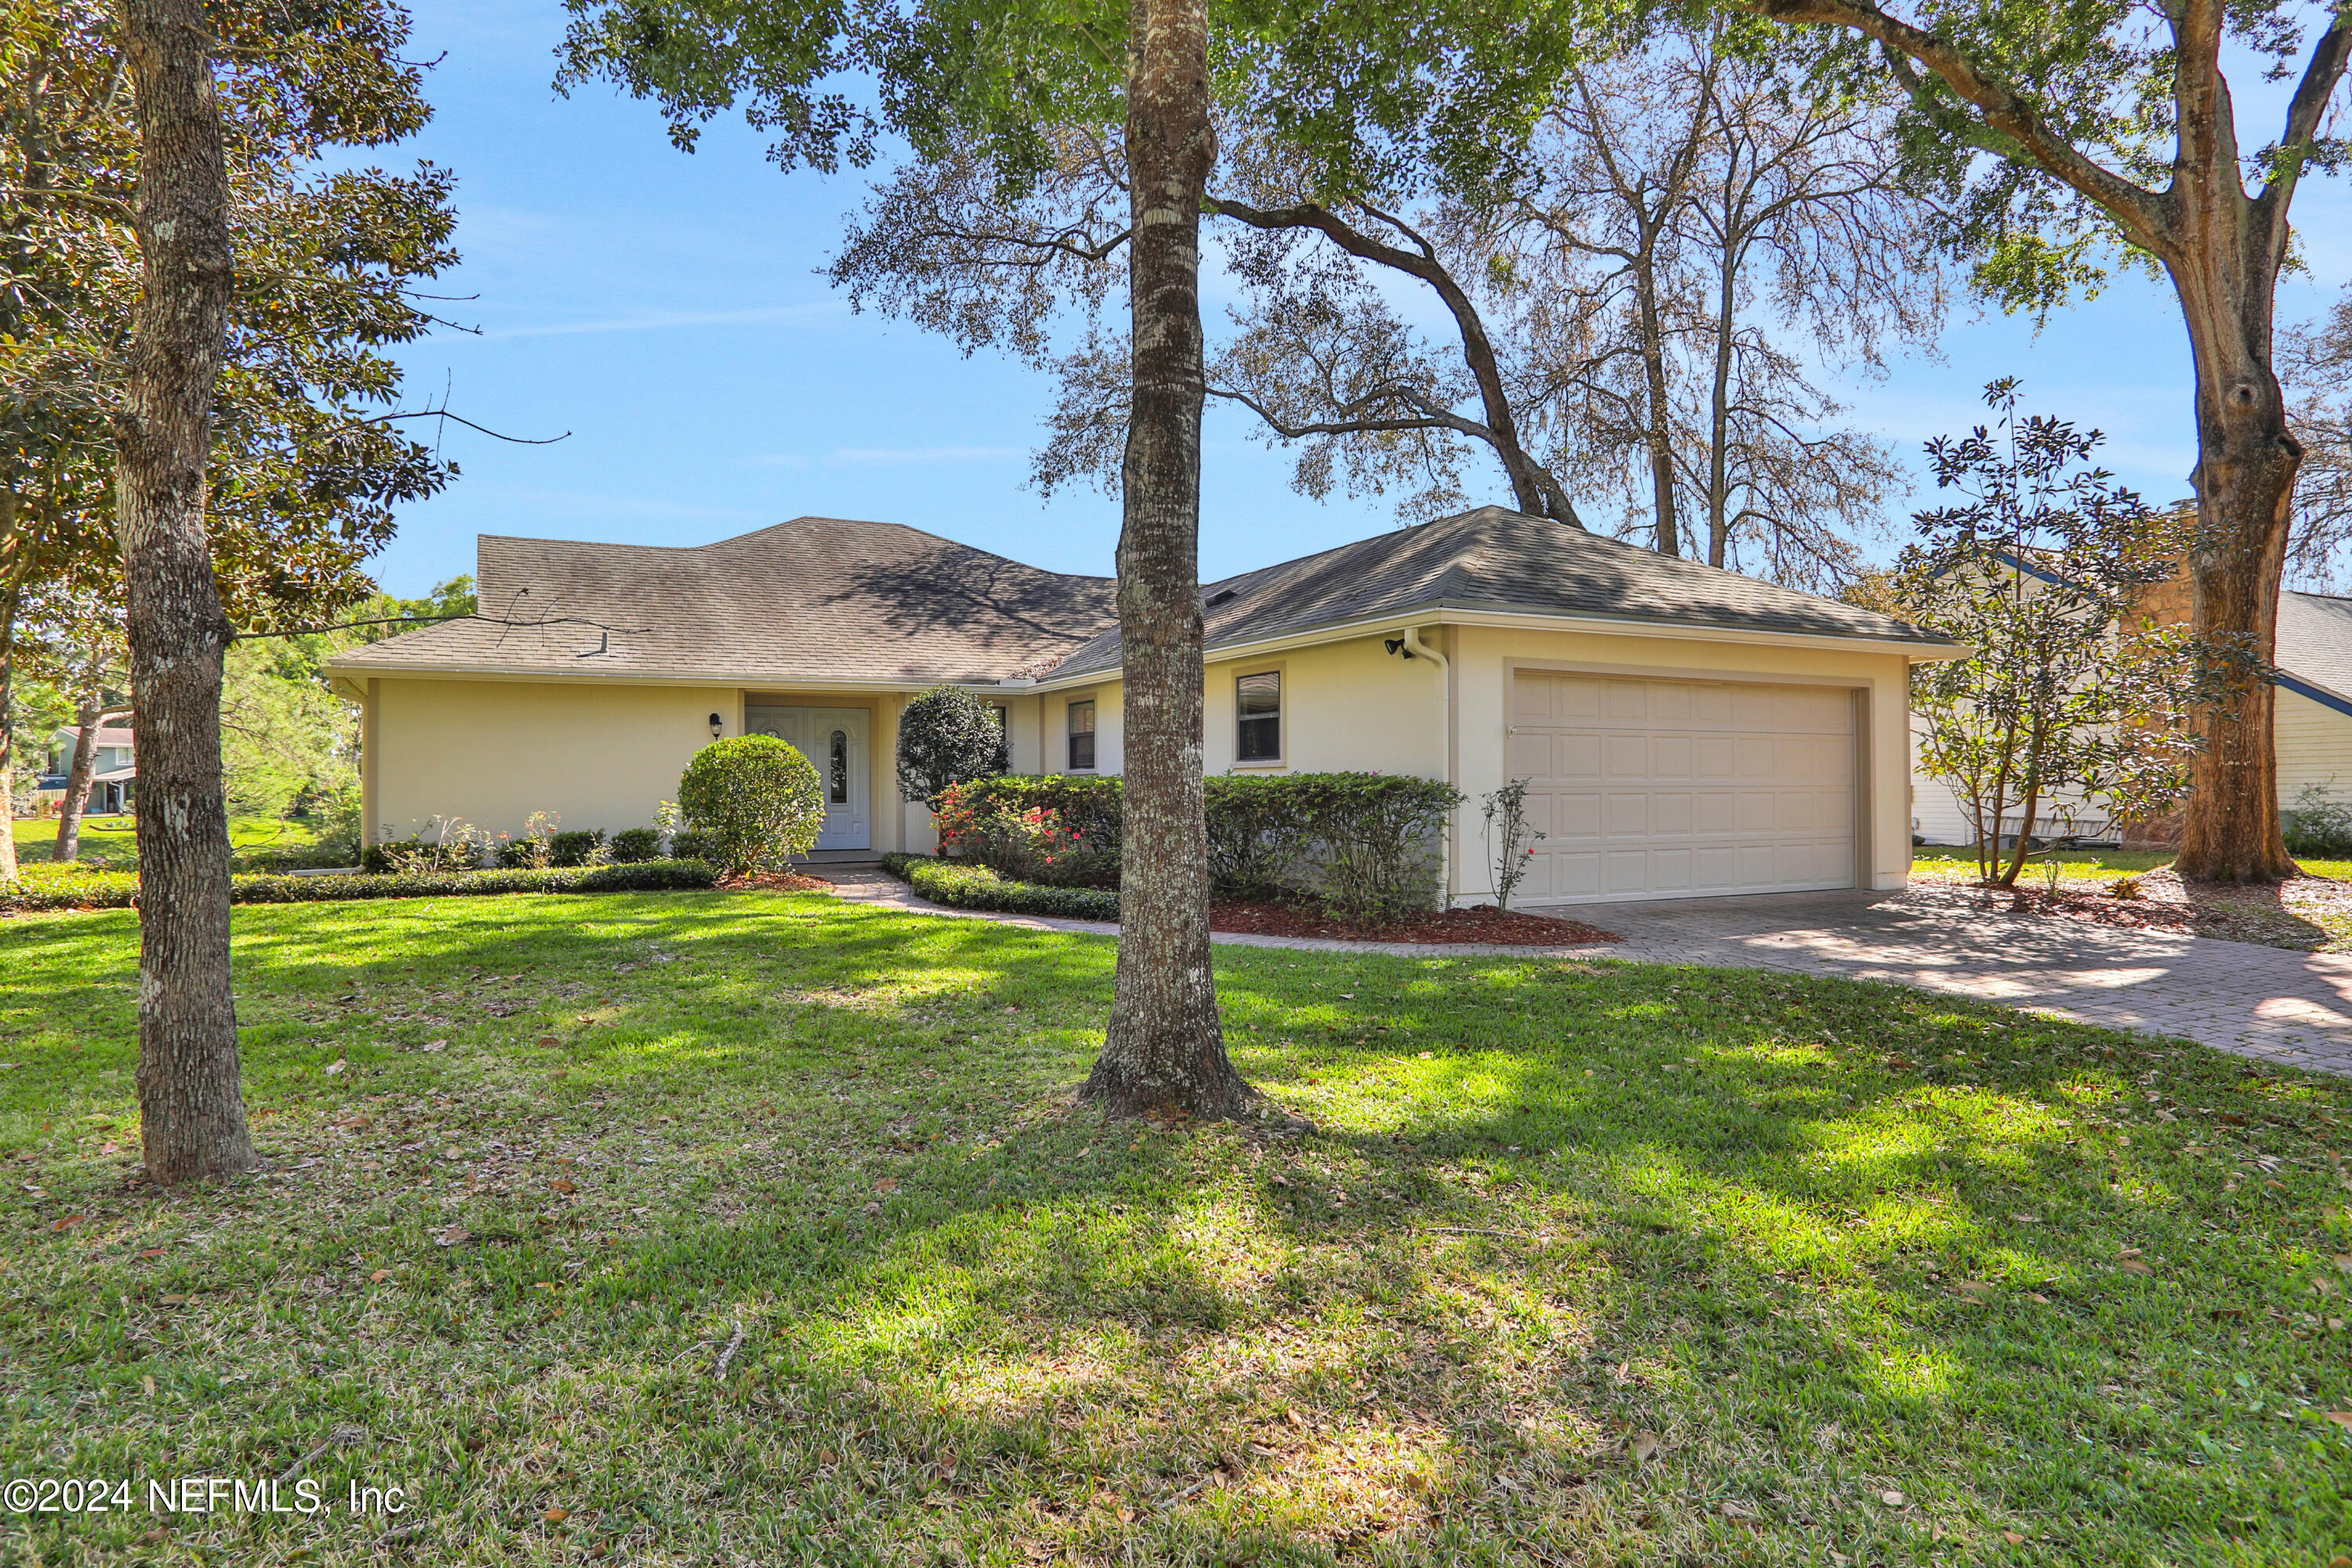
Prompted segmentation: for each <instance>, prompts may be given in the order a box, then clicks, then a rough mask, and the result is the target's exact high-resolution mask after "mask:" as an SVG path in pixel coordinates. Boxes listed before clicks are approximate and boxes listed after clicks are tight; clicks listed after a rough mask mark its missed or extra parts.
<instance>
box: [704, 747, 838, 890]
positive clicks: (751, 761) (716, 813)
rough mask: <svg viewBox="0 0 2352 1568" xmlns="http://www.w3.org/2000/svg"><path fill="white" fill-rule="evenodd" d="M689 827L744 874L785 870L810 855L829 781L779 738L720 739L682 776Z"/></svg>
mask: <svg viewBox="0 0 2352 1568" xmlns="http://www.w3.org/2000/svg"><path fill="white" fill-rule="evenodd" d="M677 804H678V809H679V811H681V812H682V813H683V814H684V815H685V817H686V823H687V826H688V827H689V828H691V829H693V830H694V831H695V832H697V833H698V834H701V835H703V836H704V841H705V842H706V843H708V844H709V845H711V846H713V847H714V848H715V850H716V853H717V855H718V857H719V869H721V870H723V871H725V872H727V873H728V874H729V875H730V876H735V877H740V876H743V875H745V874H746V873H749V872H752V871H781V870H782V869H784V868H787V867H789V866H790V865H791V864H792V860H793V856H795V855H805V854H807V853H808V852H809V850H810V849H811V848H812V847H814V846H815V844H816V836H817V835H818V834H819V833H820V832H822V831H823V830H824V785H823V784H821V783H819V782H818V780H817V776H816V769H815V767H814V765H813V764H812V763H810V762H809V760H808V759H807V758H806V757H804V756H803V755H801V753H800V752H799V751H798V750H797V749H795V748H794V747H793V746H790V745H787V744H785V743H784V742H782V741H780V740H778V739H776V737H774V736H773V735H742V736H739V737H737V738H736V739H734V740H731V741H713V742H711V743H710V744H709V745H707V746H705V747H703V748H702V750H700V751H698V752H695V753H694V760H693V761H692V762H690V763H687V764H686V775H685V776H684V777H683V778H681V779H679V780H678V781H677Z"/></svg>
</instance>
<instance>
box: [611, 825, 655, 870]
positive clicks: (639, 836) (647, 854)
mask: <svg viewBox="0 0 2352 1568" xmlns="http://www.w3.org/2000/svg"><path fill="white" fill-rule="evenodd" d="M660 858H661V835H660V834H659V833H658V832H656V831H655V830H654V829H653V828H650V827H630V828H624V829H623V830H622V831H620V832H618V833H615V834H614V835H613V864H614V865H615V866H642V865H644V864H645V863H646V861H648V860H658V859H660Z"/></svg>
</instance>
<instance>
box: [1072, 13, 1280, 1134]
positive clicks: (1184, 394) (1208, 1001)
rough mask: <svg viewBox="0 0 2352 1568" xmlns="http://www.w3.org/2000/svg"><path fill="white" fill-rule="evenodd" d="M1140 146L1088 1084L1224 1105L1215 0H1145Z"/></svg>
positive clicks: (1234, 1076)
mask: <svg viewBox="0 0 2352 1568" xmlns="http://www.w3.org/2000/svg"><path fill="white" fill-rule="evenodd" d="M1132 15H1133V19H1134V20H1133V32H1132V36H1131V37H1130V38H1129V45H1128V47H1129V57H1128V58H1129V66H1128V97H1127V157H1128V172H1129V190H1130V192H1131V193H1132V194H1131V195H1130V197H1129V201H1130V202H1131V204H1132V212H1133V219H1134V228H1133V232H1134V236H1135V237H1134V240H1133V241H1132V242H1131V243H1130V244H1129V247H1128V258H1129V259H1128V266H1129V296H1130V299H1131V300H1132V307H1133V311H1134V321H1133V326H1132V328H1131V331H1132V333H1133V343H1132V352H1131V353H1130V355H1129V358H1130V360H1131V362H1132V364H1133V367H1134V370H1133V374H1134V377H1135V391H1134V405H1133V410H1132V413H1131V416H1130V417H1129V421H1128V434H1127V456H1126V461H1125V463H1124V465H1123V471H1122V475H1121V479H1122V482H1123V486H1124V489H1125V511H1126V516H1125V521H1124V525H1123V526H1122V528H1121V529H1120V531H1119V539H1118V625H1119V636H1120V637H1121V639H1122V640H1123V643H1124V661H1125V668H1124V672H1123V679H1124V682H1125V716H1126V718H1125V725H1124V730H1125V745H1126V763H1125V772H1126V801H1125V806H1124V811H1125V816H1126V822H1125V846H1124V849H1123V851H1122V855H1121V863H1120V875H1119V920H1120V933H1119V942H1118V980H1117V985H1116V990H1115V993H1114V995H1113V998H1112V1002H1111V1011H1110V1026H1109V1029H1108V1033H1107V1035H1106V1037H1105V1038H1104V1041H1103V1050H1102V1055H1101V1056H1100V1057H1099V1058H1097V1059H1096V1061H1095V1067H1094V1071H1093V1073H1092V1074H1091V1075H1090V1076H1089V1077H1088V1078H1087V1083H1086V1088H1085V1089H1084V1091H1083V1093H1084V1096H1085V1098H1087V1099H1088V1100H1096V1101H1098V1102H1099V1103H1101V1105H1102V1106H1103V1107H1104V1108H1105V1110H1108V1112H1110V1114H1112V1115H1114V1116H1140V1115H1166V1116H1199V1117H1209V1118H1223V1117H1229V1116H1233V1115H1235V1114H1238V1113H1240V1112H1242V1111H1244V1110H1247V1109H1248V1108H1249V1107H1250V1106H1251V1105H1253V1104H1254V1103H1255V1100H1256V1099H1257V1094H1256V1091H1255V1090H1254V1089H1251V1088H1250V1086H1249V1085H1248V1084H1246V1083H1244V1082H1243V1081H1242V1077H1241V1074H1240V1073H1238V1072H1236V1071H1235V1070H1234V1065H1233V1062H1232V1061H1231V1060H1230V1059H1229V1058H1227V1057H1226V1055H1225V1041H1224V1032H1223V1027H1222V1026H1221V1025H1220V1024H1219V1022H1218V1019H1217V993H1216V978H1215V974H1214V973H1213V971H1212V969H1211V967H1210V963H1209V852H1208V827H1207V823H1206V818H1205V816H1204V814H1203V810H1202V788H1201V721H1202V719H1201V683H1202V679H1203V677H1204V671H1203V668H1202V653H1201V643H1202V629H1201V596H1200V588H1199V582H1198V579H1199V575H1200V572H1199V555H1200V545H1199V541H1200V528H1201V407H1202V401H1203V399H1204V396H1205V387H1206V380H1207V377H1206V368H1205V366H1204V365H1203V364H1202V334H1201V294H1200V283H1201V246H1200V240H1201V204H1202V196H1203V195H1204V194H1205V193H1206V191H1207V188H1208V178H1209V170H1210V167H1211V165H1212V164H1213V163H1214V162H1215V160H1216V145H1215V141H1214V136H1213V132H1212V131H1211V129H1210V126H1209V23H1208V8H1207V0H1134V9H1133V12H1132Z"/></svg>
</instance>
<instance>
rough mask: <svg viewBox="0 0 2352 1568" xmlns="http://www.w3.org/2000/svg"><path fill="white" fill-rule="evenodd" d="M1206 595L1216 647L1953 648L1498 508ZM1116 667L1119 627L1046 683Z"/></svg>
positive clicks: (1809, 598)
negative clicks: (1398, 626) (1393, 636)
mask: <svg viewBox="0 0 2352 1568" xmlns="http://www.w3.org/2000/svg"><path fill="white" fill-rule="evenodd" d="M1202 601H1203V604H1204V605H1205V609H1204V614H1205V615H1206V617H1207V622H1208V626H1207V635H1208V647H1209V648H1210V649H1211V650H1212V651H1214V650H1215V649H1218V648H1221V647H1241V646H1244V645H1246V644H1251V643H1257V642H1265V641H1271V640H1274V639H1276V638H1279V637H1291V636H1295V635H1297V634H1300V633H1305V632H1311V631H1314V630H1316V629H1318V628H1320V627H1324V626H1344V625H1348V624H1350V623H1353V622H1359V621H1367V620H1377V619H1380V618H1382V617H1385V616H1406V615H1417V614H1422V613H1425V612H1427V611H1430V610H1433V609H1441V608H1443V609H1464V610H1487V611H1496V612H1502V613H1506V614H1509V613H1518V614H1523V615H1538V616H1547V615H1548V616H1576V617H1579V618H1583V619H1599V620H1612V621H1622V622H1629V623H1634V624H1640V623H1645V622H1646V623H1652V624H1656V625H1671V626H1701V627H1709V628H1714V629H1717V630H1723V631H1757V632H1779V633H1783V634H1793V635H1798V636H1809V637H1853V638H1867V639H1873V640H1877V641H1886V642H1907V643H1916V644H1918V645H1919V646H1920V647H1932V648H1954V647H1958V645H1957V644H1954V643H1950V642H1948V641H1947V640H1945V639H1944V638H1941V637H1934V636H1931V635H1929V634H1927V633H1926V632H1923V631H1921V630H1919V628H1917V627H1916V626H1912V625H1910V624H1909V623H1908V622H1906V621H1899V620H1896V619H1895V617H1893V616H1883V615H1879V614H1877V613H1876V612H1874V611H1871V610H1864V609H1860V608H1857V607H1856V606H1854V605H1848V604H1845V603H1843V602H1842V601H1839V600H1836V599H1824V598H1821V597H1818V596H1816V595H1811V594H1801V593H1799V592H1797V591H1796V590H1795V589H1793V588H1782V587H1780V586H1777V585H1776V584H1770V583H1763V582H1759V581H1758V580H1757V579H1755V578H1753V577H1743V576H1741V575H1739V574H1738V573H1736V572H1727V571H1724V570H1723V569H1722V568H1720V567H1716V566H1708V565H1705V564H1702V563H1698V562H1696V561H1682V560H1676V559H1674V558H1672V557H1669V556H1664V555H1660V554H1658V553H1657V552H1654V551H1651V550H1645V549H1643V547H1642V546H1640V545H1638V544H1627V543H1625V542H1622V541H1620V540H1614V539H1604V538H1601V536H1600V535H1598V534H1592V533H1587V532H1584V531H1582V530H1580V529H1575V528H1569V527H1565V526H1563V525H1562V524H1559V523H1557V522H1552V521H1548V520H1546V519H1543V518H1536V517H1529V516H1528V515H1527V514H1526V513H1524V512H1516V511H1510V510H1506V509H1504V508H1502V507H1498V506H1488V507H1480V508H1479V509H1478V510H1475V511H1466V512H1463V513H1461V514H1459V515H1457V516H1454V517H1448V518H1441V519H1439V520H1438V521H1434V522H1425V523H1423V524H1421V525H1420V526H1419V527H1416V528H1410V529H1404V530H1401V531H1397V532H1392V533H1382V534H1376V535H1374V536H1373V537H1372V538H1370V539H1363V540H1359V541H1357V542H1355V543H1353V544H1343V545H1340V546H1339V548H1338V549H1336V550H1326V551H1324V552H1321V553H1319V554H1316V555H1307V556H1303V557H1301V558H1300V559H1298V560H1297V561H1286V562H1284V563H1281V564H1280V565H1278V566H1267V567H1264V568H1262V569H1260V570H1258V571H1255V572H1245V573H1244V574H1241V575H1240V576H1238V577H1228V578H1226V579H1225V580H1224V581H1223V582H1221V583H1212V584H1208V585H1207V586H1206V587H1204V588H1203V589H1202ZM1118 664H1119V637H1118V626H1117V625H1116V624H1113V625H1111V626H1107V627H1106V628H1105V629H1104V630H1103V631H1102V632H1101V633H1100V634H1099V635H1097V637H1094V638H1093V639H1092V640H1091V641H1089V642H1088V643H1087V644H1086V646H1084V647H1080V648H1079V649H1077V650H1076V652H1074V653H1073V654H1071V655H1070V657H1069V658H1066V659H1065V660H1063V661H1062V663H1060V664H1059V665H1057V666H1055V668H1054V669H1053V670H1052V671H1051V672H1050V673H1049V674H1048V676H1047V677H1046V679H1052V680H1055V681H1059V680H1064V679H1071V678H1073V677H1084V676H1089V675H1097V674H1103V673H1107V672H1108V671H1110V670H1113V669H1116V668H1118Z"/></svg>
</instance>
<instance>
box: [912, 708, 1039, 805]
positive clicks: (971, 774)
mask: <svg viewBox="0 0 2352 1568" xmlns="http://www.w3.org/2000/svg"><path fill="white" fill-rule="evenodd" d="M1011 765H1012V764H1011V758H1010V757H1009V756H1008V754H1007V753H1006V750H1005V745H1004V729H1003V725H1001V724H1000V723H998V722H997V718H996V710H994V709H993V708H992V707H990V706H989V705H988V704H987V703H985V702H982V700H980V699H979V698H978V697H977V696H975V695H973V694H972V693H971V692H969V691H967V690H965V689H963V688H961V687H960V686H934V687H932V688H931V689H929V691H926V692H924V693H923V694H922V695H921V696H919V697H918V698H916V699H915V700H913V701H911V702H909V703H908V704H907V710H906V712H905V713H903V714H901V715H900V716H899V718H898V793H899V794H900V795H904V796H906V797H907V798H908V800H919V801H924V802H929V801H931V800H934V799H936V798H938V796H939V795H940V791H942V790H944V789H946V788H947V787H948V786H949V785H950V784H964V783H966V782H968V781H970V780H972V779H977V778H986V777H988V776H989V775H991V774H992V773H1003V771H1004V770H1005V769H1006V768H1007V767H1009V766H1011Z"/></svg>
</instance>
